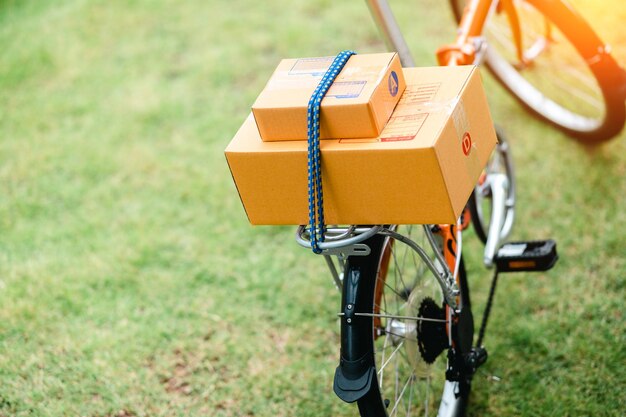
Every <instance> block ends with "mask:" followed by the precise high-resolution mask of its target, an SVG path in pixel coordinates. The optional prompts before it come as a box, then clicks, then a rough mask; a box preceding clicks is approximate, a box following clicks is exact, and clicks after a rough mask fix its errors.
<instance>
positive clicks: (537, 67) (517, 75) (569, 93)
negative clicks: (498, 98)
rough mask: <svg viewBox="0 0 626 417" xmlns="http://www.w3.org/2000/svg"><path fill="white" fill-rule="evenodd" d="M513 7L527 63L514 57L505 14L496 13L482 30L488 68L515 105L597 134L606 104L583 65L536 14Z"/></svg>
mask: <svg viewBox="0 0 626 417" xmlns="http://www.w3.org/2000/svg"><path fill="white" fill-rule="evenodd" d="M514 4H515V9H516V11H517V13H518V17H519V21H520V26H521V27H522V45H523V46H522V50H523V53H524V56H525V57H526V59H527V62H526V63H523V62H520V60H519V58H518V56H517V48H516V47H515V46H514V42H513V40H512V35H511V33H512V31H511V26H510V24H509V22H508V18H507V15H506V13H505V12H504V11H500V12H498V11H496V12H494V13H493V14H492V16H491V17H490V19H489V20H488V22H487V25H486V28H485V31H484V34H485V37H486V39H487V42H488V45H489V47H488V49H487V51H486V54H485V60H486V62H487V64H488V65H489V67H490V69H491V70H492V71H493V72H494V73H495V74H496V76H497V77H498V78H500V79H501V80H503V82H504V83H505V84H506V85H507V87H508V88H509V89H511V90H512V92H513V93H514V94H515V95H516V96H518V97H519V98H520V99H521V101H523V102H524V103H526V104H527V105H528V106H530V107H532V108H533V109H534V110H535V111H537V112H538V113H539V114H541V115H542V116H543V117H545V118H546V119H548V120H550V121H552V122H553V123H556V124H559V125H562V126H563V127H565V128H567V129H570V130H574V131H580V132H589V131H594V130H596V129H598V128H599V127H600V126H601V125H602V123H603V121H604V119H605V118H606V102H605V99H604V95H603V92H602V89H601V88H600V85H599V84H598V82H597V80H596V78H595V76H594V75H593V73H592V72H591V70H590V69H589V67H588V65H587V63H586V62H585V61H584V59H583V58H582V57H581V56H580V54H579V53H578V52H577V51H576V49H575V48H574V46H573V45H572V44H571V43H570V42H569V40H568V39H567V38H566V37H565V35H564V34H563V33H562V32H561V31H560V30H559V29H558V28H557V27H556V26H554V25H553V24H551V23H549V22H548V21H547V20H546V18H545V17H544V16H543V15H542V14H541V13H540V12H539V11H538V10H537V9H535V8H534V7H533V6H532V5H530V4H529V3H527V2H525V1H521V0H517V1H514ZM546 28H549V29H546Z"/></svg>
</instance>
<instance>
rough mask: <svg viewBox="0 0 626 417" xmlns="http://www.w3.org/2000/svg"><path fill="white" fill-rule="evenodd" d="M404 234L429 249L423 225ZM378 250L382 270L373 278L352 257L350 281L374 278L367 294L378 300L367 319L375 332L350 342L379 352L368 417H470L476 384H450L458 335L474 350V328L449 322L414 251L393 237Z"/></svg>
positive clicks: (365, 408) (365, 409) (364, 405)
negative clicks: (357, 276) (450, 356)
mask: <svg viewBox="0 0 626 417" xmlns="http://www.w3.org/2000/svg"><path fill="white" fill-rule="evenodd" d="M396 231H397V232H398V233H400V234H402V235H404V236H407V237H409V238H411V239H412V240H414V241H416V242H418V243H419V244H420V246H423V247H428V244H427V242H426V241H425V235H424V231H423V228H422V227H421V226H402V227H398V228H397V230H396ZM422 244H423V245H422ZM373 247H377V248H378V250H377V251H373V252H372V253H371V254H370V256H369V257H373V258H374V259H377V261H376V262H375V264H376V265H375V268H372V270H371V271H370V272H369V273H368V272H367V270H366V269H364V268H363V265H364V263H366V262H367V260H365V259H363V257H360V258H361V259H359V257H351V258H349V260H348V263H347V270H346V271H347V275H346V276H350V270H351V269H358V270H360V271H361V273H362V274H363V273H368V274H369V275H373V276H370V277H369V278H367V277H363V279H367V280H368V282H369V285H368V286H367V290H365V291H368V297H371V298H370V299H371V300H372V302H371V304H370V305H369V308H368V311H367V312H366V313H368V314H371V315H372V316H373V317H359V320H369V321H370V324H369V325H370V326H371V327H370V328H371V329H372V330H371V332H369V331H368V332H360V333H356V332H355V333H354V340H351V341H350V343H351V344H354V345H358V346H360V347H361V348H363V349H364V350H365V351H369V352H372V354H373V363H374V368H375V372H376V373H375V377H374V378H373V381H372V385H371V389H370V390H369V392H368V393H367V394H366V395H365V396H364V397H363V398H361V399H359V400H358V407H359V411H360V413H361V416H363V417H373V416H376V417H380V416H396V415H403V416H404V415H407V416H426V415H431V416H434V415H439V416H449V417H453V416H461V415H463V413H464V409H465V405H466V402H467V396H468V395H469V380H465V379H463V378H462V379H463V381H462V382H451V381H447V380H446V368H447V355H446V353H447V352H448V350H449V346H450V340H451V339H454V340H456V333H457V332H464V333H465V334H466V335H470V336H469V339H470V343H469V344H470V347H471V337H472V336H471V335H473V324H472V323H469V322H464V323H463V326H461V325H454V326H449V325H448V324H447V323H446V321H449V319H450V314H449V313H450V312H449V311H448V310H447V307H446V306H445V304H444V302H443V294H442V291H441V288H440V287H439V285H438V284H437V282H436V280H435V278H434V277H433V276H432V272H431V271H430V270H429V269H428V268H427V267H426V265H425V263H424V262H423V261H422V260H421V258H420V257H419V256H418V255H417V254H416V253H415V252H414V251H413V250H412V249H411V248H410V247H409V246H408V245H406V244H404V243H402V242H400V241H396V240H394V239H393V238H385V241H384V243H383V244H382V245H378V246H373ZM381 248H382V249H381ZM370 259H372V258H370ZM460 275H461V277H460V279H461V280H462V281H463V283H462V284H461V285H460V286H461V288H462V295H461V297H460V298H461V299H462V302H465V304H466V306H467V307H468V310H469V292H468V289H467V285H466V283H465V271H464V270H463V271H462V274H460ZM468 327H471V329H469V328H468ZM450 332H454V334H453V333H450ZM453 335H454V336H455V337H454V338H453Z"/></svg>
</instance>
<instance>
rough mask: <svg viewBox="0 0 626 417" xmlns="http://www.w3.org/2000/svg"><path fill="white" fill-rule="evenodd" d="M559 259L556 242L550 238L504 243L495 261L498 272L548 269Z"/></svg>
mask: <svg viewBox="0 0 626 417" xmlns="http://www.w3.org/2000/svg"><path fill="white" fill-rule="evenodd" d="M557 259H559V255H558V254H557V253H556V242H555V241H554V240H552V239H548V240H535V241H531V242H510V243H507V244H505V245H502V247H501V248H500V249H499V250H498V253H496V256H495V259H494V263H495V264H496V266H497V268H498V272H522V271H547V270H548V269H550V268H552V267H553V266H554V264H555V263H556V261H557Z"/></svg>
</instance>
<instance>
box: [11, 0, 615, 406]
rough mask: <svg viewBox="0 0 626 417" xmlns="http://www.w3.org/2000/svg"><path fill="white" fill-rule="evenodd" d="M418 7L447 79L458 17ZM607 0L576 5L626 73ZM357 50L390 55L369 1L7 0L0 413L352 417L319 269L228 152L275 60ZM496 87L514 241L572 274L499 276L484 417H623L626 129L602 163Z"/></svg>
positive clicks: (482, 377)
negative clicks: (237, 181)
mask: <svg viewBox="0 0 626 417" xmlns="http://www.w3.org/2000/svg"><path fill="white" fill-rule="evenodd" d="M415 3H416V4H421V5H422V7H421V9H419V10H412V9H409V8H408V7H405V8H402V7H400V8H399V9H398V10H401V11H402V12H401V13H399V16H400V17H401V21H402V24H403V26H404V27H405V29H406V33H407V37H408V38H409V39H410V41H411V45H412V47H413V49H414V51H415V53H416V55H417V57H418V62H419V63H420V64H421V65H434V63H435V60H434V55H433V51H434V50H435V48H436V46H437V45H439V44H441V43H444V42H447V41H449V40H451V39H452V38H453V37H454V28H453V26H452V25H451V24H450V22H451V17H450V14H449V12H448V10H447V7H446V2H444V1H435V0H424V1H421V2H415ZM605 3H607V4H608V3H611V4H613V5H614V6H615V10H611V12H610V13H606V12H604V11H603V10H600V9H599V7H598V6H597V2H594V1H592V0H579V1H578V2H577V3H576V4H578V5H579V6H580V7H581V9H582V10H584V11H585V12H586V13H588V14H589V16H590V19H591V20H592V21H593V22H594V26H595V27H596V28H597V29H598V30H600V33H601V34H602V35H603V36H604V37H605V38H607V39H608V40H610V41H611V42H612V43H613V44H614V46H615V51H616V55H617V56H618V57H620V59H621V62H623V63H625V64H626V49H625V48H626V47H625V46H626V33H625V31H624V30H623V29H624V26H623V22H624V21H625V20H626V6H625V5H624V4H623V2H621V1H618V0H611V1H610V2H605ZM346 48H351V49H355V50H357V51H359V52H373V51H380V50H382V49H384V45H383V44H382V43H381V42H380V40H379V36H378V34H377V32H376V29H375V27H374V25H373V23H372V22H371V19H370V17H369V15H368V12H367V8H366V7H365V5H364V4H363V3H362V2H360V1H354V2H333V1H330V0H308V1H287V0H271V1H261V2H253V1H243V0H231V1H229V2H218V1H216V0H209V1H208V2H206V1H204V2H201V1H197V2H182V1H174V0H151V1H148V0H132V1H128V0H127V1H119V0H111V1H102V0H93V1H85V0H59V1H55V2H42V1H36V0H20V1H17V0H2V1H0V416H2V417H13V416H20V417H22V416H88V417H105V416H106V417H112V416H117V417H130V416H219V417H226V416H299V417H300V416H302V417H306V416H331V415H332V416H353V415H356V413H357V411H356V409H355V408H354V407H353V406H349V405H345V404H343V403H341V402H340V401H339V400H338V399H337V398H335V397H334V395H333V394H332V376H333V372H334V368H335V366H336V363H337V357H338V344H339V341H338V324H337V320H336V316H335V313H336V312H337V309H338V306H339V294H338V293H337V291H336V290H335V289H334V288H333V286H332V284H331V280H330V278H329V276H328V274H327V273H326V270H325V265H324V263H323V261H322V260H321V259H319V258H316V257H315V256H313V255H311V254H310V253H309V251H307V250H304V249H301V248H299V247H298V246H297V245H296V244H295V243H294V240H293V232H294V230H293V228H292V227H251V226H250V225H249V224H248V223H247V220H246V216H245V213H244V211H243V209H242V208H241V205H240V202H239V198H238V196H237V192H236V190H235V188H234V185H233V184H232V181H231V176H230V173H229V171H228V168H227V165H226V163H225V159H224V156H223V150H224V148H225V146H226V144H227V143H228V141H229V140H230V139H231V137H232V135H233V134H234V132H235V131H236V129H237V128H238V126H239V125H240V124H241V122H242V121H243V120H244V118H245V117H246V115H247V113H248V112H249V107H250V105H251V103H252V102H253V100H254V98H255V96H256V95H257V94H258V92H259V91H260V89H261V88H262V87H263V85H264V83H265V82H266V80H267V78H268V77H269V75H270V73H271V71H272V70H273V68H274V66H275V65H276V64H277V62H278V60H279V59H280V58H282V57H299V56H320V55H330V54H334V53H336V52H337V51H339V50H341V49H346ZM485 79H486V88H487V90H488V95H489V97H490V102H491V107H492V112H493V116H494V119H495V120H496V121H499V122H500V124H503V125H504V127H505V130H506V132H507V133H508V136H509V139H510V142H511V143H512V146H513V150H514V153H515V161H516V164H517V168H518V184H519V205H518V207H519V208H518V212H517V213H518V220H519V221H518V223H517V226H516V229H515V230H514V236H513V238H517V239H524V238H536V237H553V238H555V239H556V240H557V241H558V243H559V250H560V253H561V260H560V262H559V264H558V266H557V267H556V268H555V269H554V270H553V271H551V272H550V273H548V274H542V275H516V276H506V277H504V278H503V279H501V281H500V284H499V292H498V294H497V296H496V305H495V307H494V315H493V317H492V319H491V321H490V328H489V332H488V334H487V338H486V344H487V346H488V348H489V352H490V359H489V362H488V363H487V364H486V365H485V367H484V368H483V371H482V372H481V373H480V374H479V375H478V376H477V380H476V383H475V386H474V393H473V395H472V406H471V409H470V414H471V415H476V416H518V415H523V416H592V415H593V416H605V415H606V416H618V415H623V412H624V410H625V409H626V382H625V381H626V370H625V364H626V347H625V346H626V326H625V325H624V320H625V317H624V296H625V295H626V256H625V255H626V232H624V230H626V209H625V207H626V135H624V134H623V135H622V136H621V137H619V138H616V139H615V140H613V141H612V142H610V143H608V144H606V145H605V146H602V147H599V148H596V149H586V148H584V147H581V146H579V145H577V144H575V143H573V142H572V141H571V140H569V139H568V138H566V137H564V136H563V135H561V134H559V133H557V132H556V131H554V130H552V129H551V128H549V127H546V126H545V125H543V124H540V123H539V122H537V121H535V120H534V119H533V118H531V117H530V116H528V115H527V114H526V113H524V112H523V111H522V110H521V108H520V107H519V106H518V105H517V104H515V103H514V102H513V101H512V99H510V98H509V97H508V96H506V95H505V93H504V92H503V91H502V90H501V89H500V87H498V86H497V85H496V84H495V83H494V82H493V81H492V80H491V79H490V78H489V77H488V76H487V75H486V73H485ZM465 242H466V249H467V253H468V254H470V258H469V260H468V268H469V272H470V274H473V276H472V285H473V287H474V288H476V290H475V293H474V298H475V299H476V300H478V301H482V300H484V299H485V297H486V293H487V287H488V279H489V277H488V276H487V275H486V274H485V273H484V272H482V271H483V270H482V268H481V266H480V264H479V259H480V248H479V245H478V244H477V239H475V237H474V236H472V234H471V233H470V234H468V237H467V238H466V240H465ZM493 376H497V377H498V378H493ZM620 410H621V411H620Z"/></svg>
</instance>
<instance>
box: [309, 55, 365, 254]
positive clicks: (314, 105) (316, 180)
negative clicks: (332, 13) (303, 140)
mask: <svg viewBox="0 0 626 417" xmlns="http://www.w3.org/2000/svg"><path fill="white" fill-rule="evenodd" d="M354 54H356V52H354V51H343V52H341V53H339V55H337V56H336V57H335V59H334V61H333V63H332V64H331V65H330V67H328V70H327V71H326V73H324V76H323V77H322V80H321V81H320V82H319V84H318V85H317V87H316V88H315V91H314V92H313V95H312V96H311V99H310V100H309V107H308V109H307V135H308V144H309V148H308V186H309V234H310V237H311V249H312V250H313V252H314V253H318V254H319V253H322V250H321V249H320V248H319V243H320V242H323V241H324V233H325V232H326V227H325V226H324V195H323V193H322V165H321V160H320V106H321V104H322V99H323V98H324V96H325V95H326V93H327V92H328V89H329V88H330V86H331V84H332V83H333V81H335V78H337V75H339V73H340V72H341V70H342V69H343V67H344V65H346V62H348V59H350V57H351V56H352V55H354ZM316 209H317V210H316Z"/></svg>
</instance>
